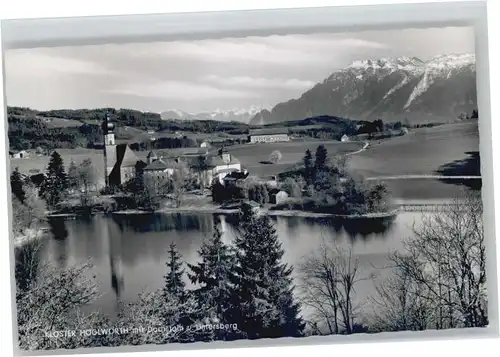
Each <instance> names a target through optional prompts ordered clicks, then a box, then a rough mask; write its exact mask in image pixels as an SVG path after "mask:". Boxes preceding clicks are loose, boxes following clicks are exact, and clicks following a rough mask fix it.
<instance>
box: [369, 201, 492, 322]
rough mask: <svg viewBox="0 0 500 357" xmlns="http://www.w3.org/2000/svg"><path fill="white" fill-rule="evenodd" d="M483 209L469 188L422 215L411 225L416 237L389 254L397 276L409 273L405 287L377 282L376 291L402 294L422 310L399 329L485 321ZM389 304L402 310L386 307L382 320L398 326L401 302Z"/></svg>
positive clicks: (413, 308) (416, 309) (388, 302)
mask: <svg viewBox="0 0 500 357" xmlns="http://www.w3.org/2000/svg"><path fill="white" fill-rule="evenodd" d="M482 212H483V210H482V202H481V197H480V196H479V195H477V194H473V193H467V194H466V195H465V198H458V199H455V200H454V202H453V203H451V204H450V205H448V206H447V207H445V208H443V209H439V210H436V212H433V213H431V214H427V215H425V216H424V218H423V221H422V225H421V226H420V227H418V228H416V227H414V228H413V231H414V237H412V238H411V239H407V240H406V241H405V242H404V251H403V252H400V253H394V254H392V255H391V261H392V263H393V266H394V271H395V272H396V276H397V277H399V279H401V277H404V278H405V279H407V281H408V282H409V284H408V283H406V284H407V288H408V289H406V290H402V288H401V284H400V286H399V287H398V286H394V284H392V286H391V284H389V285H385V286H383V287H379V292H381V294H379V295H380V296H379V297H382V298H383V296H384V295H385V296H387V295H391V296H397V295H402V294H403V295H405V296H406V298H407V299H408V301H410V302H411V303H412V304H414V305H415V306H413V307H412V310H414V311H418V312H421V314H424V315H425V316H426V317H425V319H423V320H422V316H421V315H420V316H417V317H413V320H412V321H411V322H410V323H408V324H406V325H405V324H402V325H401V328H402V329H408V328H411V329H415V326H418V327H419V328H435V329H445V328H455V327H477V326H485V325H487V324H488V318H487V296H486V270H485V258H486V257H485V245H484V234H483V220H482ZM379 300H380V299H379ZM387 304H388V306H386V307H389V308H390V309H391V310H393V311H399V312H400V314H399V316H392V317H391V314H390V313H387V309H386V314H385V316H383V320H385V321H386V323H387V324H389V325H393V326H398V323H396V321H395V320H394V319H395V318H396V317H398V318H399V319H401V315H403V314H405V307H403V306H401V303H400V302H397V301H395V302H393V303H391V302H390V301H386V305H387ZM397 304H399V305H400V306H398V305H397ZM393 315H394V314H393ZM396 315H397V314H396ZM422 324H425V326H422Z"/></svg>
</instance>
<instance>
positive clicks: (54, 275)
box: [17, 263, 99, 350]
mask: <svg viewBox="0 0 500 357" xmlns="http://www.w3.org/2000/svg"><path fill="white" fill-rule="evenodd" d="M90 268H91V265H90V264H88V263H86V264H83V265H82V266H75V267H70V268H68V269H64V270H59V269H56V268H53V267H51V266H50V265H47V264H45V265H42V266H39V267H38V274H37V279H36V281H34V280H33V281H32V282H31V283H30V284H29V285H27V289H25V290H24V291H18V294H17V316H18V331H19V345H20V348H21V349H23V350H38V349H54V348H75V347H80V346H82V345H84V343H85V342H88V341H85V337H84V336H80V335H79V334H76V336H74V338H71V339H68V338H67V336H59V337H57V336H56V337H52V336H50V333H51V332H53V331H62V330H71V329H75V330H77V329H78V330H80V329H82V327H84V328H85V327H87V328H95V325H92V324H93V323H95V322H96V319H97V314H88V315H86V314H82V313H81V312H80V307H82V306H83V305H86V304H88V303H90V302H91V301H93V300H94V299H96V298H97V297H98V296H99V294H98V290H97V285H96V284H95V282H94V281H93V279H89V278H88V277H87V276H88V274H87V272H88V270H89V269H90Z"/></svg>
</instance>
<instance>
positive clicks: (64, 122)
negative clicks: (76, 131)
mask: <svg viewBox="0 0 500 357" xmlns="http://www.w3.org/2000/svg"><path fill="white" fill-rule="evenodd" d="M40 118H41V119H42V120H44V122H45V123H46V124H47V126H48V127H49V128H77V127H79V126H82V125H83V123H82V122H80V121H78V120H71V119H62V118H44V117H40ZM47 119H48V120H50V121H48V122H47V121H46V120H47Z"/></svg>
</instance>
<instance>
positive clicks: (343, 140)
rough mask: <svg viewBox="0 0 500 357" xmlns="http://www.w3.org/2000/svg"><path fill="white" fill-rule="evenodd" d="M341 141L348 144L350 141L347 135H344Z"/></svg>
mask: <svg viewBox="0 0 500 357" xmlns="http://www.w3.org/2000/svg"><path fill="white" fill-rule="evenodd" d="M340 141H342V142H347V141H349V137H348V136H347V135H346V134H344V135H342V137H341V138H340Z"/></svg>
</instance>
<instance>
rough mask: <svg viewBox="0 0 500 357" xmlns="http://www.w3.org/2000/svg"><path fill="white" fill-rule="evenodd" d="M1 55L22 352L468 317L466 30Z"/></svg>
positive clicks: (469, 321) (479, 298) (480, 238)
mask: <svg viewBox="0 0 500 357" xmlns="http://www.w3.org/2000/svg"><path fill="white" fill-rule="evenodd" d="M4 61H5V88H6V98H7V104H8V108H7V116H8V141H9V151H8V155H9V160H8V161H9V171H8V174H9V175H10V194H11V200H10V202H9V205H11V207H10V208H11V213H12V219H11V221H12V229H11V231H12V235H11V239H12V243H13V248H12V249H14V250H15V280H16V298H15V299H16V306H17V317H16V318H17V335H18V344H19V348H20V349H21V350H23V351H39V350H54V349H77V348H90V347H117V346H132V345H134V346H136V345H153V344H154V345H166V344H172V343H181V344H191V343H194V342H212V341H225V342H224V343H228V344H230V343H231V341H237V340H256V339H268V338H286V337H294V338H299V339H306V338H307V337H309V336H329V335H352V334H361V333H365V334H377V333H380V332H398V331H423V330H449V329H464V328H471V327H486V326H488V324H489V320H488V307H487V306H488V294H487V291H488V289H487V287H488V284H487V281H488V279H487V278H488V277H487V276H486V249H485V236H484V232H483V202H482V198H481V197H482V196H481V188H482V179H481V172H480V171H481V170H480V155H479V139H480V138H479V130H478V123H479V121H480V120H481V110H480V108H478V101H477V90H476V53H475V34H474V28H473V27H466V26H464V27H447V26H445V27H428V28H406V29H394V30H390V29H387V30H381V29H378V30H364V31H352V32H316V33H308V34H270V35H252V36H246V37H242V36H240V37H220V36H219V37H218V38H210V39H188V38H186V39H179V40H169V41H155V42H144V41H142V42H129V43H102V44H93V45H78V46H77V45H74V46H71V45H66V46H59V47H35V48H29V49H23V48H18V49H7V50H6V51H5V53H4Z"/></svg>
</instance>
